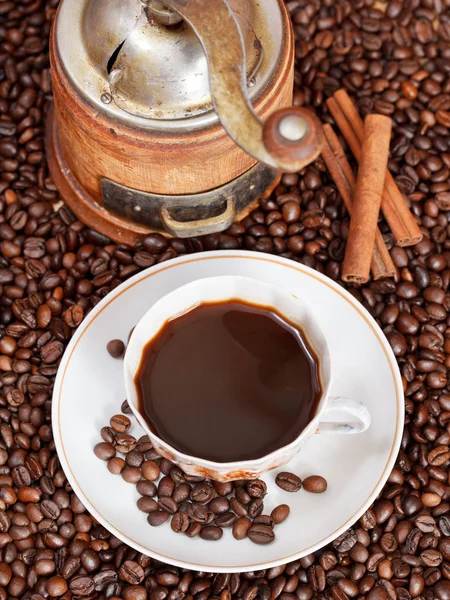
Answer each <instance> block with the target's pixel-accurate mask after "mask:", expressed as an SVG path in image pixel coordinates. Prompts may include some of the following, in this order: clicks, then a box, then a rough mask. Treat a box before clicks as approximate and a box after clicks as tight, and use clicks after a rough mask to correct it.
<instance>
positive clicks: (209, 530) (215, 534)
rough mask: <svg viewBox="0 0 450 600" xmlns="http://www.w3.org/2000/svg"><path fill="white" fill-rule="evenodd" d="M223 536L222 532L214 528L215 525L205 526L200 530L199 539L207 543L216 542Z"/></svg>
mask: <svg viewBox="0 0 450 600" xmlns="http://www.w3.org/2000/svg"><path fill="white" fill-rule="evenodd" d="M222 535H223V531H222V529H221V528H220V527H216V526H215V525H205V526H204V527H202V528H201V530H200V537H201V538H202V540H208V541H217V540H220V538H221V537H222Z"/></svg>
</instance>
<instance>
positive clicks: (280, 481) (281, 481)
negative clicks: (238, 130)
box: [275, 471, 302, 492]
mask: <svg viewBox="0 0 450 600" xmlns="http://www.w3.org/2000/svg"><path fill="white" fill-rule="evenodd" d="M275 483H276V484H277V486H278V487H280V488H281V489H282V490H284V491H285V492H298V490H299V489H300V488H301V487H302V480H301V479H300V477H298V476H297V475H294V473H288V472H287V471H283V472H281V473H278V474H277V476H276V478H275Z"/></svg>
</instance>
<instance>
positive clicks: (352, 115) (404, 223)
mask: <svg viewBox="0 0 450 600" xmlns="http://www.w3.org/2000/svg"><path fill="white" fill-rule="evenodd" d="M327 106H328V108H329V110H330V112H331V114H332V115H333V117H334V120H335V121H336V124H337V125H338V127H339V129H340V131H341V134H342V136H343V137H344V139H345V141H346V142H347V144H348V146H349V147H350V150H351V151H352V153H353V155H354V156H355V158H356V160H357V161H358V177H357V179H356V180H355V177H354V175H353V172H352V169H351V167H350V164H349V162H348V160H347V158H346V156H345V152H344V149H343V148H342V145H341V143H340V142H339V139H338V137H337V136H336V134H335V132H334V131H333V128H332V127H331V126H330V125H324V127H323V133H324V138H325V140H324V149H323V151H322V157H323V159H324V161H325V164H326V165H327V167H328V170H329V171H330V174H331V176H332V177H333V179H334V182H335V184H336V187H337V188H338V190H339V193H340V194H341V196H342V198H343V200H344V203H345V205H346V207H347V210H348V212H349V213H350V215H351V219H350V229H349V234H348V240H347V247H346V252H345V258H344V264H343V268H342V279H343V280H344V281H347V282H353V283H358V284H361V283H365V282H366V281H368V279H369V274H370V271H372V276H373V278H374V279H382V278H384V277H395V275H396V268H395V265H394V263H393V261H392V259H391V257H390V254H389V251H388V249H387V247H386V244H385V243H384V240H383V236H382V235H381V232H380V231H379V229H378V226H377V223H378V216H379V211H380V208H381V211H382V213H383V215H384V218H385V220H386V221H387V223H388V225H389V227H390V228H391V231H392V233H393V235H394V238H395V241H396V243H397V244H398V245H399V246H411V245H413V244H417V243H418V242H420V241H421V239H422V237H423V236H422V233H421V231H420V228H419V226H418V225H417V223H416V221H415V220H414V217H413V215H412V214H411V212H410V211H409V209H408V207H407V205H406V203H405V200H404V199H403V196H402V194H401V192H400V190H399V189H398V187H397V184H396V183H395V181H394V179H393V177H392V175H391V174H390V172H389V171H388V169H387V164H388V158H389V144H390V138H391V120H390V119H389V118H388V117H385V116H383V115H368V116H367V117H366V119H365V121H364V122H363V120H362V119H361V117H360V115H359V113H358V111H357V109H356V107H355V105H354V104H353V102H352V100H351V99H350V97H349V96H348V94H347V92H346V91H345V90H339V91H338V92H336V93H335V94H334V96H333V97H332V98H329V99H328V100H327Z"/></svg>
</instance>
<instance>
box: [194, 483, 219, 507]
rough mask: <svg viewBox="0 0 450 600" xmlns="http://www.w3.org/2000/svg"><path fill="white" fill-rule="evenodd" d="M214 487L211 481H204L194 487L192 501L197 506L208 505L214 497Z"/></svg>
mask: <svg viewBox="0 0 450 600" xmlns="http://www.w3.org/2000/svg"><path fill="white" fill-rule="evenodd" d="M214 494H215V492H214V487H213V485H212V483H211V482H210V481H202V482H201V483H197V484H195V485H194V487H193V488H192V491H191V500H192V501H193V502H196V503H197V504H208V502H210V501H211V500H212V499H213V497H214Z"/></svg>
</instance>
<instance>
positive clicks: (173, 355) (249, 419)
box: [136, 300, 321, 462]
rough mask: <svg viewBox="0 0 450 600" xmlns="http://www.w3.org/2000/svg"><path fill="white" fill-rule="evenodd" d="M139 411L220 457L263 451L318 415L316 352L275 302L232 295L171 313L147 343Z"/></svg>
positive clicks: (176, 440) (183, 443)
mask: <svg viewBox="0 0 450 600" xmlns="http://www.w3.org/2000/svg"><path fill="white" fill-rule="evenodd" d="M136 384H137V388H138V391H139V396H140V399H139V402H140V405H139V411H140V412H141V414H142V415H143V416H144V417H145V419H146V421H147V423H148V425H149V427H150V428H151V430H152V431H154V432H155V433H156V434H157V435H158V436H159V437H161V438H162V439H163V440H165V441H166V442H168V443H169V444H171V445H172V446H174V447H175V448H177V449H178V450H180V451H182V452H185V453H186V454H189V455H192V456H197V457H201V458H205V459H209V460H213V461H215V462H230V461H243V460H248V459H254V458H259V457H261V456H264V455H266V454H268V453H270V452H272V451H274V450H276V449H278V448H280V447H281V446H284V445H286V444H288V443H290V442H292V441H293V440H294V439H295V437H296V436H297V435H298V434H299V433H300V432H301V431H302V430H303V429H304V428H305V426H306V425H307V424H308V422H309V421H310V420H311V418H312V417H313V415H314V413H315V410H316V407H317V403H318V400H319V398H320V394H321V389H320V383H319V375H318V363H317V358H316V357H315V355H314V354H313V352H312V351H311V349H310V348H309V346H308V343H307V341H306V339H305V337H304V336H303V334H302V332H301V331H299V330H298V329H296V328H295V327H293V326H292V325H290V324H289V323H287V322H286V321H285V320H284V319H283V318H281V317H280V316H279V315H278V314H277V313H276V312H275V311H274V310H272V309H271V308H261V307H257V306H252V305H249V304H246V303H244V302H242V301H238V300H233V301H230V302H226V303H217V304H202V305H200V306H198V307H196V308H195V309H193V310H191V311H190V312H188V313H186V314H184V315H182V316H180V317H178V318H176V319H173V320H170V321H168V322H167V323H166V324H165V325H164V327H163V328H162V329H161V331H160V332H159V333H158V335H157V336H156V337H155V338H154V339H152V340H151V341H150V342H149V343H148V344H147V346H146V348H145V350H144V353H143V358H142V362H141V365H140V367H139V371H138V374H137V376H136Z"/></svg>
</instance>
